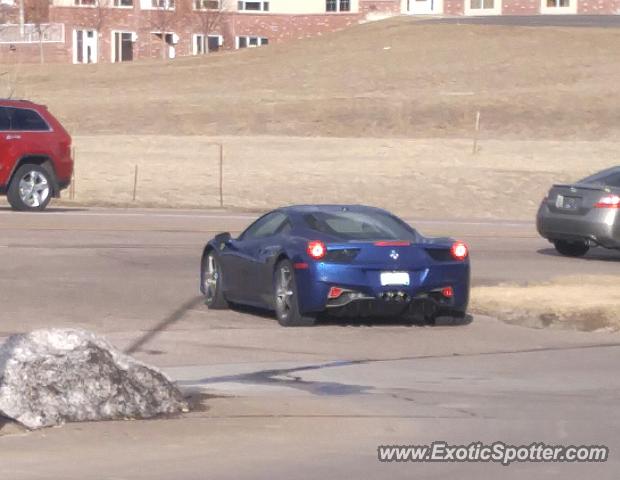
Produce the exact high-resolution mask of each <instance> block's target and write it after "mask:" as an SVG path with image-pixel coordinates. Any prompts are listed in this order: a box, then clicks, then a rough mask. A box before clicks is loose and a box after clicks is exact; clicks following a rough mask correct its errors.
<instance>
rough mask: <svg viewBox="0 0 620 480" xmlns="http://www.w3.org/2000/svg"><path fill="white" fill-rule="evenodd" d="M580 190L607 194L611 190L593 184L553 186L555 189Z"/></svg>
mask: <svg viewBox="0 0 620 480" xmlns="http://www.w3.org/2000/svg"><path fill="white" fill-rule="evenodd" d="M555 187H558V188H578V189H579V190H594V191H599V192H606V191H608V190H609V189H610V187H606V186H605V185H594V184H592V183H566V184H564V183H556V184H555V185H553V188H555Z"/></svg>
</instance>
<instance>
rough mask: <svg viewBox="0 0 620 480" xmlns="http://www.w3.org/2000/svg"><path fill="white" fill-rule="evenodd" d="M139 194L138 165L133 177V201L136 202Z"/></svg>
mask: <svg viewBox="0 0 620 480" xmlns="http://www.w3.org/2000/svg"><path fill="white" fill-rule="evenodd" d="M137 192H138V165H136V167H135V169H134V175H133V201H134V202H135V201H136V195H137Z"/></svg>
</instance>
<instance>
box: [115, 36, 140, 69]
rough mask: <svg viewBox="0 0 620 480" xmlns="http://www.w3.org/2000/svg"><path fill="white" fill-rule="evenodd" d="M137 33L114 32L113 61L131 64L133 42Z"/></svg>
mask: <svg viewBox="0 0 620 480" xmlns="http://www.w3.org/2000/svg"><path fill="white" fill-rule="evenodd" d="M134 38H135V33H132V32H112V61H113V62H114V63H118V62H131V61H132V60H133V42H134Z"/></svg>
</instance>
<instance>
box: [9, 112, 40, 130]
mask: <svg viewBox="0 0 620 480" xmlns="http://www.w3.org/2000/svg"><path fill="white" fill-rule="evenodd" d="M8 110H10V112H9V115H10V117H11V130H22V131H45V130H49V129H50V128H49V126H48V125H47V122H46V121H45V120H43V118H41V115H39V114H38V113H37V112H35V111H34V110H28V109H25V108H11V109H8Z"/></svg>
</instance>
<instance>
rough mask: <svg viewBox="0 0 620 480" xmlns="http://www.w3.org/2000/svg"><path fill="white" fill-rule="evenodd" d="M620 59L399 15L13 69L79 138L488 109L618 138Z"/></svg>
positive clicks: (326, 132)
mask: <svg viewBox="0 0 620 480" xmlns="http://www.w3.org/2000/svg"><path fill="white" fill-rule="evenodd" d="M619 51H620V30H617V29H590V28H527V27H498V26H476V25H445V24H444V25H429V24H420V23H418V22H416V21H415V20H413V19H409V18H396V19H392V20H388V21H384V22H378V23H372V24H366V25H360V26H357V27H355V28H352V29H349V30H346V31H342V32H339V33H335V34H331V35H325V36H323V37H320V38H316V39H310V40H301V41H297V42H293V43H289V44H286V45H271V46H269V47H264V48H260V49H253V50H246V51H240V52H225V53H221V54H215V55H210V56H208V57H202V58H179V59H176V60H174V61H169V62H161V61H152V62H151V61H149V62H136V63H133V64H125V65H103V64H101V65H88V66H73V65H43V66H38V65H34V66H32V65H28V66H26V65H22V66H14V67H10V68H15V69H17V70H16V72H15V71H12V73H13V74H15V73H16V75H17V91H16V95H17V96H23V97H27V98H31V99H33V100H36V101H40V102H43V103H45V104H47V105H48V106H49V107H50V108H51V109H52V111H53V112H55V113H56V114H57V115H58V116H59V117H60V118H61V119H62V120H63V121H64V122H65V123H66V124H67V126H68V127H69V128H70V130H71V131H72V132H73V133H75V134H103V133H106V134H124V133H127V134H137V135H142V134H163V133H165V134H168V135H224V134H226V135H239V134H241V135H256V134H258V135H262V134H270V135H301V136H364V137H386V136H388V137H389V136H394V137H412V138H416V137H417V138H422V137H427V138H428V137H468V136H470V135H471V130H472V125H473V118H474V114H475V111H476V110H478V109H479V110H480V111H481V113H482V136H483V137H487V138H502V139H559V140H570V139H588V140H597V139H607V140H616V139H618V138H620V95H618V93H619V92H618V85H619V84H620V82H619V80H618V79H620V55H618V52H619ZM5 70H6V68H5ZM6 78H8V76H6V75H5V76H4V77H1V78H0V81H2V82H5V81H6ZM3 79H4V80H3Z"/></svg>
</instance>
